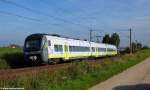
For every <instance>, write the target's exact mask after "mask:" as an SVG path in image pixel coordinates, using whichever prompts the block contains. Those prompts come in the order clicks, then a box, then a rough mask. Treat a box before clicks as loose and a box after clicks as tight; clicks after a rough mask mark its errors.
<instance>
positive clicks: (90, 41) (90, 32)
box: [90, 29, 93, 42]
mask: <svg viewBox="0 0 150 90" xmlns="http://www.w3.org/2000/svg"><path fill="white" fill-rule="evenodd" d="M92 31H93V30H92V29H91V30H90V42H91V41H92Z"/></svg>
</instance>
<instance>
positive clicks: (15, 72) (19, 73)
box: [0, 56, 120, 80]
mask: <svg viewBox="0 0 150 90" xmlns="http://www.w3.org/2000/svg"><path fill="white" fill-rule="evenodd" d="M119 58H120V57H119V56H115V57H107V58H98V59H94V60H88V63H90V64H100V63H101V61H102V60H106V59H109V60H119ZM71 63H72V62H70V63H62V64H56V65H46V66H36V67H26V68H17V69H6V70H0V80H10V79H15V78H17V77H23V76H36V75H37V74H39V73H42V72H54V71H57V70H59V69H63V68H66V67H67V66H68V65H70V64H71Z"/></svg>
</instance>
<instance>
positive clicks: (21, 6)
mask: <svg viewBox="0 0 150 90" xmlns="http://www.w3.org/2000/svg"><path fill="white" fill-rule="evenodd" d="M0 1H1V2H3V3H6V4H10V5H13V6H16V7H18V8H22V9H24V10H27V11H30V12H32V13H36V14H39V15H42V16H46V17H49V18H52V19H55V20H58V21H62V22H64V23H68V24H73V25H78V26H82V27H84V28H89V27H88V26H85V25H81V24H79V23H74V22H72V21H68V20H65V19H62V18H60V17H56V16H53V15H50V14H47V13H43V12H41V11H37V10H34V9H32V8H29V7H26V6H24V5H21V4H18V3H15V2H12V1H9V0H0Z"/></svg>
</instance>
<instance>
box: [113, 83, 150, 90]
mask: <svg viewBox="0 0 150 90" xmlns="http://www.w3.org/2000/svg"><path fill="white" fill-rule="evenodd" d="M112 90H150V84H138V85H126V86H118V87H115V88H114V89H112Z"/></svg>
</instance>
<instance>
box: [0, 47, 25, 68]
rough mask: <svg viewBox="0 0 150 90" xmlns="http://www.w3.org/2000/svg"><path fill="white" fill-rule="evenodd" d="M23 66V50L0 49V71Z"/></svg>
mask: <svg viewBox="0 0 150 90" xmlns="http://www.w3.org/2000/svg"><path fill="white" fill-rule="evenodd" d="M23 66H24V58H23V50H22V49H21V48H0V69H8V68H18V67H23Z"/></svg>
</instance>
